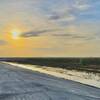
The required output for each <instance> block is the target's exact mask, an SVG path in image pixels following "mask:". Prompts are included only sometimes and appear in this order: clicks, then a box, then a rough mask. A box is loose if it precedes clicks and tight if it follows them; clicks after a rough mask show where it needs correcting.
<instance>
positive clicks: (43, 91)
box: [0, 63, 100, 100]
mask: <svg viewBox="0 0 100 100" xmlns="http://www.w3.org/2000/svg"><path fill="white" fill-rule="evenodd" d="M0 100H100V88H95V87H91V86H86V85H83V84H80V83H77V82H73V81H70V80H64V79H60V78H56V77H53V76H49V75H46V74H41V73H38V72H33V71H29V70H25V69H22V68H18V67H15V66H12V65H8V64H3V63H0Z"/></svg>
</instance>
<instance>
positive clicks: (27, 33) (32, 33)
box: [21, 29, 58, 38]
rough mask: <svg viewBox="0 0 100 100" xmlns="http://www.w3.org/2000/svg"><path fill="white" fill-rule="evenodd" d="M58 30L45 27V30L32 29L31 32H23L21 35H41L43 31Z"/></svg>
mask: <svg viewBox="0 0 100 100" xmlns="http://www.w3.org/2000/svg"><path fill="white" fill-rule="evenodd" d="M55 31H58V30H57V29H45V30H38V31H30V32H25V33H22V34H21V37H26V38H27V37H37V36H40V35H41V34H43V33H47V32H55Z"/></svg>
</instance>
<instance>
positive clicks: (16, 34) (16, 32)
mask: <svg viewBox="0 0 100 100" xmlns="http://www.w3.org/2000/svg"><path fill="white" fill-rule="evenodd" d="M20 34H21V31H20V30H18V29H13V30H12V31H11V37H12V38H13V39H19V38H20Z"/></svg>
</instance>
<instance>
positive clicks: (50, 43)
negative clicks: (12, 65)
mask: <svg viewBox="0 0 100 100" xmlns="http://www.w3.org/2000/svg"><path fill="white" fill-rule="evenodd" d="M99 12H100V1H99V0H0V56H1V57H6V56H11V57H14V56H25V57H30V56H32V57H33V56H34V57H35V56H36V57H38V56H41V57H48V56H54V57H55V56H57V57H80V56H81V57H83V56H85V57H91V56H100V53H99V51H100V46H99V42H100V28H99V26H100V20H99V19H100V13H99ZM14 34H15V36H16V37H15V38H14V36H13V35H14ZM17 43H19V44H17ZM11 49H12V52H11Z"/></svg>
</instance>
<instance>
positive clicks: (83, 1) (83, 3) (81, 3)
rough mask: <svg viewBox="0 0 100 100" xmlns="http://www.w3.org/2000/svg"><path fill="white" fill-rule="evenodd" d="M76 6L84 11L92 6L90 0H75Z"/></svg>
mask: <svg viewBox="0 0 100 100" xmlns="http://www.w3.org/2000/svg"><path fill="white" fill-rule="evenodd" d="M74 7H75V8H77V9H78V10H81V11H84V10H88V9H89V8H90V7H91V5H90V3H89V0H75V5H74Z"/></svg>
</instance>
